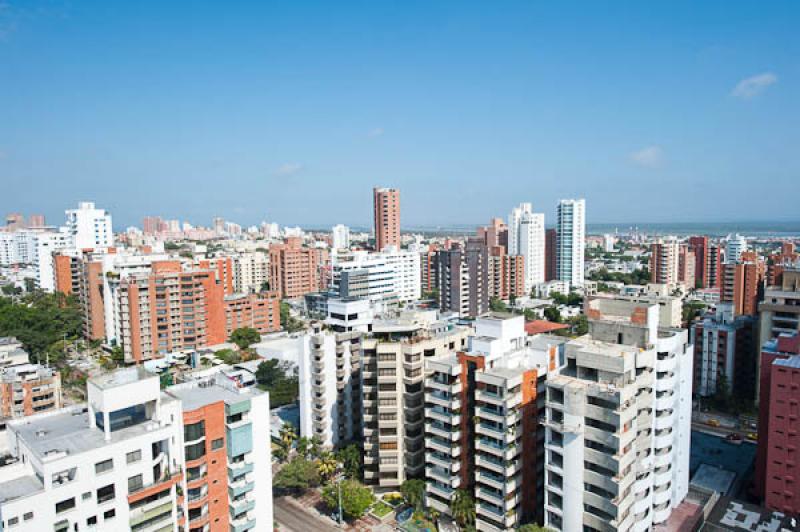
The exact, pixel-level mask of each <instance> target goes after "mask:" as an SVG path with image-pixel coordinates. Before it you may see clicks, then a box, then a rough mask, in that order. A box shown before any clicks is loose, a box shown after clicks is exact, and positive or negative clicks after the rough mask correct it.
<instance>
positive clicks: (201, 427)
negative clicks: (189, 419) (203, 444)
mask: <svg viewBox="0 0 800 532" xmlns="http://www.w3.org/2000/svg"><path fill="white" fill-rule="evenodd" d="M205 435H206V424H205V422H204V421H200V422H199V423H194V424H192V425H186V426H185V427H183V441H194V440H199V439H200V438H202V437H203V436H205Z"/></svg>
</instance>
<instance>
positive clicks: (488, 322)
mask: <svg viewBox="0 0 800 532" xmlns="http://www.w3.org/2000/svg"><path fill="white" fill-rule="evenodd" d="M566 341H567V340H566V339H565V338H559V337H550V336H538V337H534V338H528V337H527V334H526V332H525V320H524V318H523V317H522V316H513V317H511V316H483V317H479V318H478V319H477V320H476V322H475V336H474V337H473V338H472V342H471V347H470V349H469V350H468V351H466V352H462V353H455V354H449V355H445V356H443V357H438V358H430V359H427V360H426V362H425V366H426V369H427V373H428V377H427V378H426V380H425V388H426V393H425V432H426V437H425V445H426V450H425V453H426V454H425V457H426V458H425V461H426V468H425V473H426V479H427V482H426V502H427V504H428V506H430V507H432V508H435V509H436V510H438V511H440V512H443V513H446V514H449V513H450V501H451V500H452V498H453V495H454V492H455V490H456V489H466V490H468V491H470V493H471V494H472V495H473V497H474V499H475V502H476V523H475V528H476V529H477V530H480V531H490V532H501V531H504V530H513V529H516V528H518V527H519V526H520V524H521V523H523V522H527V521H533V520H538V519H541V516H540V515H538V514H539V512H540V508H541V506H542V503H543V489H542V485H541V482H542V481H543V478H544V474H543V471H544V455H543V451H544V445H543V435H544V430H543V428H542V427H541V426H540V418H541V416H542V413H543V412H544V396H545V378H546V377H547V374H548V371H549V367H550V365H551V361H552V364H553V366H552V367H553V368H554V369H556V367H557V364H558V361H559V358H560V356H559V353H561V352H563V345H564V343H565V342H566Z"/></svg>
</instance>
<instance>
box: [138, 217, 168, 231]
mask: <svg viewBox="0 0 800 532" xmlns="http://www.w3.org/2000/svg"><path fill="white" fill-rule="evenodd" d="M162 223H163V222H162V221H161V217H160V216H145V217H144V220H143V221H142V231H143V232H144V234H146V235H155V234H156V233H160V232H161V227H162V225H161V224H162Z"/></svg>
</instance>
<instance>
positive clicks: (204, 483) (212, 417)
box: [183, 401, 230, 532]
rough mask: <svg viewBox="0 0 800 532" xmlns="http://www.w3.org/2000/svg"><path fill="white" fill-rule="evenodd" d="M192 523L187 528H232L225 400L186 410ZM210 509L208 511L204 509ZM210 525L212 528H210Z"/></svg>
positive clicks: (188, 503)
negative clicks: (229, 502) (229, 506)
mask: <svg viewBox="0 0 800 532" xmlns="http://www.w3.org/2000/svg"><path fill="white" fill-rule="evenodd" d="M183 424H184V444H185V447H184V449H185V451H184V452H185V459H186V494H185V495H184V498H185V503H186V509H187V513H188V521H189V522H188V523H186V524H185V526H184V530H209V532H223V531H227V530H229V527H230V525H229V510H228V457H227V454H226V447H227V445H226V442H225V403H224V402H223V401H216V402H214V403H210V404H206V405H204V406H201V407H199V408H197V409H196V410H185V411H184V412H183ZM204 508H207V511H206V512H204V511H203V509H204ZM206 527H208V528H206Z"/></svg>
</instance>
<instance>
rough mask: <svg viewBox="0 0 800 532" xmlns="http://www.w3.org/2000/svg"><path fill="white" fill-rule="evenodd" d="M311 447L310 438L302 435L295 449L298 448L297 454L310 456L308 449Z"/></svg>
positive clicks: (305, 456) (304, 456)
mask: <svg viewBox="0 0 800 532" xmlns="http://www.w3.org/2000/svg"><path fill="white" fill-rule="evenodd" d="M310 448H311V440H309V439H308V437H307V436H301V437H300V438H299V439H298V440H297V445H296V446H295V449H297V454H298V455H299V456H302V457H303V458H308V451H309V449H310Z"/></svg>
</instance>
